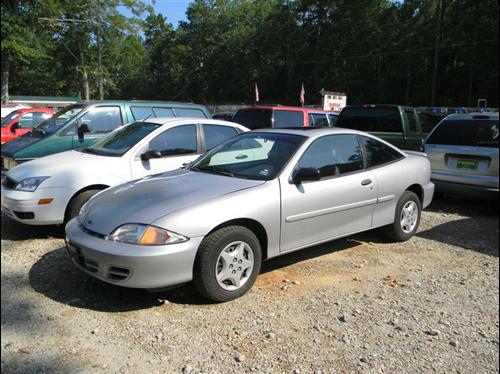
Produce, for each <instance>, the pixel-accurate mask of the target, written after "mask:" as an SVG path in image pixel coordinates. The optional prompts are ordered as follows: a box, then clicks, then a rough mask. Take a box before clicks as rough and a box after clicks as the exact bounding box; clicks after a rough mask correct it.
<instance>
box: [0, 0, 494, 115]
mask: <svg viewBox="0 0 500 374" xmlns="http://www.w3.org/2000/svg"><path fill="white" fill-rule="evenodd" d="M437 3H438V0H406V1H390V0H359V1H352V0H351V1H350V0H195V1H193V2H192V3H191V4H190V6H189V8H188V10H187V20H186V21H185V22H182V23H181V24H180V25H179V27H177V28H174V27H173V26H172V25H171V24H170V23H169V22H168V18H166V17H165V16H163V15H158V14H155V13H154V11H153V9H152V8H151V7H150V6H149V7H148V6H146V5H145V4H144V3H143V2H142V1H139V0H72V1H70V0H38V1H14V0H11V1H2V62H3V61H4V59H6V58H7V59H10V61H11V64H10V73H11V77H10V82H11V83H10V86H11V91H12V92H13V93H15V94H33V95H43V94H45V95H75V94H78V92H81V91H82V79H83V76H84V74H87V76H88V79H89V86H90V96H91V97H92V98H96V97H98V82H99V79H100V78H102V79H104V89H105V97H106V98H147V99H164V100H192V101H196V102H201V103H251V102H252V101H253V87H254V83H255V82H257V83H258V86H259V90H260V94H261V95H260V96H261V101H263V102H269V103H270V102H279V103H283V104H295V105H296V104H298V95H299V90H300V87H301V84H302V83H304V86H305V89H306V104H317V103H319V101H320V94H319V91H320V90H321V89H322V88H324V89H327V90H334V91H344V92H346V93H347V94H348V100H349V102H350V103H366V102H372V103H374V102H378V103H384V102H385V103H388V102H392V103H401V104H406V103H407V104H413V105H429V104H430V99H431V91H432V87H431V86H432V76H433V69H434V55H435V40H436V33H437V29H438V28H437V23H438V17H437ZM123 6H125V7H127V8H128V9H130V11H131V13H132V16H131V17H125V16H124V15H123V14H122V13H121V12H120V9H119V7H123ZM497 15H498V3H497V2H496V1H494V0H444V13H443V27H442V30H443V32H442V37H441V44H440V47H439V50H438V64H437V77H438V81H437V85H436V86H437V91H436V92H437V97H436V99H437V104H438V105H473V104H474V103H475V101H476V100H477V99H478V98H483V97H486V98H488V99H489V103H490V105H497V106H498V85H497V82H498V18H497ZM40 17H42V18H49V19H72V20H77V21H74V22H70V21H68V22H59V21H54V20H53V21H42V20H39V18H40ZM98 56H100V63H99V58H98Z"/></svg>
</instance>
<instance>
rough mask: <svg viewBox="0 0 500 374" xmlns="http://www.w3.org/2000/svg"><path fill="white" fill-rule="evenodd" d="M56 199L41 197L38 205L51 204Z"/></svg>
mask: <svg viewBox="0 0 500 374" xmlns="http://www.w3.org/2000/svg"><path fill="white" fill-rule="evenodd" d="M53 200H54V199H40V200H38V205H47V204H50V203H51V202H52V201H53Z"/></svg>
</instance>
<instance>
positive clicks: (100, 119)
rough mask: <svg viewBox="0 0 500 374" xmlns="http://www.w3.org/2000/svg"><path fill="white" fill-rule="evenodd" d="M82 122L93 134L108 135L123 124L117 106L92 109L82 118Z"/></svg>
mask: <svg viewBox="0 0 500 374" xmlns="http://www.w3.org/2000/svg"><path fill="white" fill-rule="evenodd" d="M80 121H81V123H82V124H83V123H86V124H87V125H88V126H89V128H90V133H92V134H104V133H108V132H110V131H112V130H114V129H116V128H117V127H119V126H121V124H122V118H121V115H120V108H119V107H116V106H113V107H111V106H107V107H95V108H92V109H90V110H89V111H88V112H87V113H85V114H84V115H83V116H82V117H81V118H80Z"/></svg>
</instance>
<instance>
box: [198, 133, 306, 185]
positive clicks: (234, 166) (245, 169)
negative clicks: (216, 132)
mask: <svg viewBox="0 0 500 374" xmlns="http://www.w3.org/2000/svg"><path fill="white" fill-rule="evenodd" d="M305 139H306V137H304V136H301V135H292V134H279V133H263V132H260V133H259V132H254V133H245V134H241V135H239V136H237V137H235V138H232V139H230V140H228V141H226V142H224V143H222V144H220V145H219V146H217V147H215V148H214V149H213V150H211V151H210V152H208V153H206V154H205V156H202V157H201V158H200V159H199V160H198V161H197V162H195V163H194V164H193V165H192V166H191V167H190V170H194V171H199V172H206V173H214V174H221V175H226V176H230V177H235V178H244V179H255V180H271V179H274V178H275V177H276V176H277V175H278V174H279V173H280V172H281V170H282V169H283V167H284V166H285V164H286V163H287V162H288V160H289V159H290V157H292V155H293V154H294V153H295V152H296V151H297V149H298V148H299V147H300V145H301V144H302V143H303V142H304V140H305Z"/></svg>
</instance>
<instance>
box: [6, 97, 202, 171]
mask: <svg viewBox="0 0 500 374" xmlns="http://www.w3.org/2000/svg"><path fill="white" fill-rule="evenodd" d="M154 117H192V118H211V117H210V113H209V112H208V110H207V109H206V108H205V107H203V106H201V105H196V104H185V103H171V102H161V101H136V100H132V101H91V102H79V103H76V104H73V105H69V106H67V107H65V108H64V109H62V110H61V111H59V112H57V113H56V114H55V115H54V116H53V117H51V118H49V119H48V120H46V121H44V122H42V123H40V124H39V125H38V126H37V127H35V128H34V129H33V130H32V131H30V132H28V133H27V134H25V135H23V136H20V137H18V138H17V139H14V140H12V141H10V142H8V143H6V144H5V145H4V146H3V147H2V159H1V161H2V173H5V172H6V171H7V170H9V169H11V168H13V167H14V166H16V165H17V164H20V163H22V162H26V161H29V160H33V159H35V158H38V157H42V156H47V155H51V154H54V153H59V152H64V151H68V150H70V149H78V148H85V147H88V146H89V145H90V144H92V143H93V142H95V141H96V140H98V139H100V138H101V137H103V136H104V135H106V134H107V133H109V132H111V131H112V130H114V129H116V128H118V127H120V126H123V125H124V124H127V123H131V122H133V121H138V120H141V119H144V118H154Z"/></svg>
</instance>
